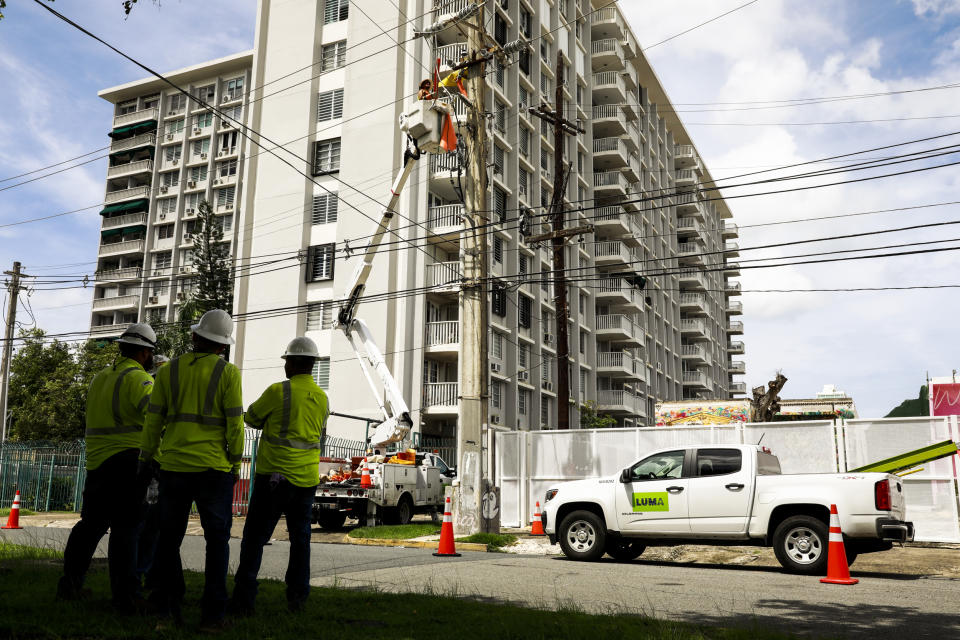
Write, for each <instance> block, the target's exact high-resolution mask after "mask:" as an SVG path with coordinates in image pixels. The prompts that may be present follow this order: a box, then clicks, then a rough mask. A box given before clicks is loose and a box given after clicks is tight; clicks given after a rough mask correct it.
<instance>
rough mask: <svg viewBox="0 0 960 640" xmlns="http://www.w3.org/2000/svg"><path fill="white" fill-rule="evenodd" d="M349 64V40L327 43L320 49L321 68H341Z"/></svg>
mask: <svg viewBox="0 0 960 640" xmlns="http://www.w3.org/2000/svg"><path fill="white" fill-rule="evenodd" d="M345 64H347V41H346V40H341V41H340V42H334V43H332V44H325V45H323V48H322V49H321V50H320V70H321V71H330V70H331V69H339V68H340V67H342V66H343V65H345Z"/></svg>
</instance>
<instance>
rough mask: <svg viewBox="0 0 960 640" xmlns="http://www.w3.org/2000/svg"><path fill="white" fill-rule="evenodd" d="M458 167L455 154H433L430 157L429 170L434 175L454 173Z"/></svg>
mask: <svg viewBox="0 0 960 640" xmlns="http://www.w3.org/2000/svg"><path fill="white" fill-rule="evenodd" d="M458 166H459V162H458V160H457V154H455V153H442V154H433V155H431V156H430V169H431V170H432V171H433V172H434V173H442V172H445V171H456V170H457V167H458Z"/></svg>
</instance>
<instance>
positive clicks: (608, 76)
mask: <svg viewBox="0 0 960 640" xmlns="http://www.w3.org/2000/svg"><path fill="white" fill-rule="evenodd" d="M607 86H615V87H617V88H618V89H619V90H620V91H621V92H622V93H626V85H625V84H624V82H623V76H621V75H620V74H619V73H617V72H616V71H601V72H600V73H595V74H593V88H594V89H599V88H601V87H607Z"/></svg>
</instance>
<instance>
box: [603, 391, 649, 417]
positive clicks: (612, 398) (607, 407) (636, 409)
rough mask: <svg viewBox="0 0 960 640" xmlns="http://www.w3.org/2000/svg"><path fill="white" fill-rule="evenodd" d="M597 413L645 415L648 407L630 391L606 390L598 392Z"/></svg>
mask: <svg viewBox="0 0 960 640" xmlns="http://www.w3.org/2000/svg"><path fill="white" fill-rule="evenodd" d="M597 411H598V412H602V413H620V414H622V413H628V414H638V413H639V414H640V415H643V414H645V413H646V407H645V406H644V403H643V399H642V398H638V397H637V396H635V395H633V394H632V393H630V392H629V391H624V390H622V389H620V390H616V391H614V390H610V389H605V390H600V391H597Z"/></svg>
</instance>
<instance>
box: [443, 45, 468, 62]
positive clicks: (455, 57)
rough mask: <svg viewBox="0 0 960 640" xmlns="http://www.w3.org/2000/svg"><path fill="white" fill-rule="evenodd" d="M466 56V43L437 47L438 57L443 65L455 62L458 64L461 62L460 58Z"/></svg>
mask: <svg viewBox="0 0 960 640" xmlns="http://www.w3.org/2000/svg"><path fill="white" fill-rule="evenodd" d="M465 55H467V45H466V44H465V43H464V44H447V45H443V46H440V47H437V57H438V58H440V64H441V65H446V64H447V62H448V61H453V63H454V64H456V63H458V62H460V57H461V56H465Z"/></svg>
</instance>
